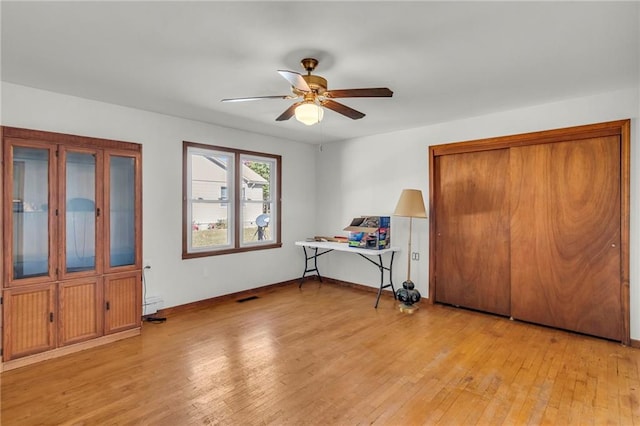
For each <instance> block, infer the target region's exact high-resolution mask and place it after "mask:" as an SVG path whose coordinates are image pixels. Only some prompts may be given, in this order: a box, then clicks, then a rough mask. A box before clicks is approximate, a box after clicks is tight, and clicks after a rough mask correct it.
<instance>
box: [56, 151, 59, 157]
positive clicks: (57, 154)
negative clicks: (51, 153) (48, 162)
mask: <svg viewBox="0 0 640 426" xmlns="http://www.w3.org/2000/svg"><path fill="white" fill-rule="evenodd" d="M59 155H60V151H58V150H57V149H56V157H58V156H59Z"/></svg>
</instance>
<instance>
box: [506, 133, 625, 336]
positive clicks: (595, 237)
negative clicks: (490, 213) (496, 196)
mask: <svg viewBox="0 0 640 426" xmlns="http://www.w3.org/2000/svg"><path fill="white" fill-rule="evenodd" d="M620 167H621V166H620V138H619V136H607V137H600V138H591V139H584V140H576V141H570V142H557V143H547V144H540V145H531V146H523V147H513V148H511V196H512V197H511V211H512V216H511V291H512V292H511V303H512V310H511V315H512V316H513V317H514V318H516V319H521V320H525V321H531V322H535V323H539V324H545V325H549V326H554V327H559V328H564V329H568V330H575V331H579V332H582V333H587V334H591V335H595V336H601V337H605V338H609V339H614V340H621V339H622V337H623V336H622V333H623V327H622V314H621V312H622V307H621V276H620V270H621V269H620V266H621V264H620V262H621V250H620V242H621V241H620V239H621V237H620V229H621V222H620V221H621V215H620V196H621V195H620V187H621V184H620V182H621V181H620V173H621V169H620Z"/></svg>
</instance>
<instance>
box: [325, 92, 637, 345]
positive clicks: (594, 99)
mask: <svg viewBox="0 0 640 426" xmlns="http://www.w3.org/2000/svg"><path fill="white" fill-rule="evenodd" d="M639 117H640V91H639V90H638V88H633V89H629V90H620V91H615V92H609V93H603V94H599V95H594V96H589V97H584V98H578V99H570V100H566V101H561V102H555V103H550V104H545V105H539V106H533V107H528V108H522V109H518V110H511V111H506V112H501V113H496V114H491V115H486V116H481V117H474V118H469V119H465V120H459V121H455V122H448V123H442V124H436V125H432V126H428V127H423V128H419V129H411V130H405V131H401V132H395V133H389V134H382V135H376V136H371V137H366V138H361V139H353V140H349V141H343V142H335V143H330V144H325V145H323V146H322V150H321V151H320V152H319V153H318V165H317V173H318V177H319V178H318V179H317V183H316V184H317V196H318V199H317V205H318V206H319V213H318V222H317V224H318V227H317V233H319V234H323V235H333V234H335V233H336V232H338V231H339V230H341V229H342V228H343V227H344V226H346V225H347V223H348V222H349V220H350V219H351V218H352V217H355V216H360V215H391V214H392V212H393V210H394V208H395V205H396V203H397V201H398V197H399V196H400V192H401V190H402V189H403V188H418V189H421V190H422V191H423V195H424V198H425V204H426V205H427V209H428V202H429V201H428V200H429V185H428V173H429V166H428V147H429V146H430V145H439V144H443V143H450V142H460V141H466V140H474V139H481V138H488V137H495V136H505V135H512V134H519V133H527V132H533V131H540V130H550V129H557V128H563V127H570V126H577V125H583V124H591V123H598V122H605V121H612V120H620V119H626V118H631V119H632V122H631V129H632V136H631V157H632V158H631V271H630V273H631V274H630V275H631V337H632V338H633V339H640V275H639V274H640V267H639V266H640V265H638V264H637V262H636V261H635V259H637V258H638V256H639V255H640V186H639V185H640V184H639V182H638V179H639V177H640V176H639V173H638V167H639V166H640V149H638V147H637V145H638V143H639V141H640V129H639V127H640V123H639V122H638V118H639ZM323 206H330V207H327V208H323ZM413 223H414V226H413V229H414V232H413V250H412V251H414V252H419V255H420V260H419V261H417V262H416V261H414V262H413V263H412V268H411V269H412V270H411V278H412V281H413V282H414V283H416V287H417V288H418V290H419V291H420V292H421V293H422V295H423V297H424V296H427V295H428V288H427V286H428V279H429V261H428V259H429V239H428V223H427V221H426V220H420V219H414V222H413ZM408 230H409V228H408V219H406V218H397V217H393V218H392V225H391V235H392V237H391V243H392V245H397V246H399V247H400V248H401V249H402V251H401V252H400V253H399V255H398V256H397V261H396V263H395V265H394V266H395V268H394V284H395V285H396V287H398V286H400V285H401V283H402V281H404V279H406V269H407V257H406V255H407V253H406V246H407V236H408ZM321 264H322V265H323V266H324V268H325V270H331V277H332V278H336V279H341V280H345V281H350V282H356V283H359V284H363V285H370V286H376V285H377V283H378V282H379V275H378V272H377V270H376V269H375V268H372V267H371V266H370V265H367V264H366V261H364V260H362V259H359V258H358V257H356V256H332V255H328V256H326V257H325V258H323V259H322V263H321Z"/></svg>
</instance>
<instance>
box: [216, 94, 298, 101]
mask: <svg viewBox="0 0 640 426" xmlns="http://www.w3.org/2000/svg"><path fill="white" fill-rule="evenodd" d="M291 98H292V97H291V96H290V95H274V96H252V97H249V98H230V99H222V100H221V101H220V102H246V101H259V100H261V99H291Z"/></svg>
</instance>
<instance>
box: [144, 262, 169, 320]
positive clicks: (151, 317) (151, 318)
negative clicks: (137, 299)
mask: <svg viewBox="0 0 640 426" xmlns="http://www.w3.org/2000/svg"><path fill="white" fill-rule="evenodd" d="M147 269H151V266H149V265H147V266H145V267H144V268H142V289H143V292H142V297H143V299H142V300H143V301H144V302H146V301H147V276H146V274H145V272H146V271H147ZM144 302H143V303H144ZM143 307H144V305H143ZM142 319H143V320H144V321H145V322H152V323H154V324H160V323H163V322H165V321H167V319H166V318H165V317H154V316H151V315H149V316H145V317H142Z"/></svg>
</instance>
